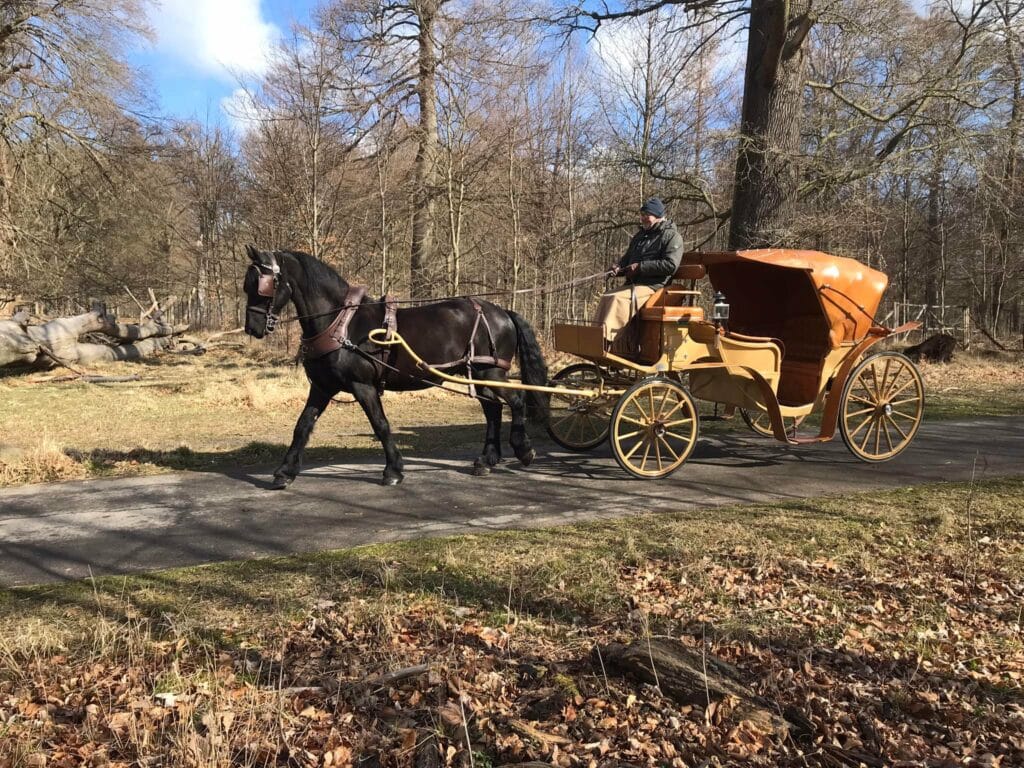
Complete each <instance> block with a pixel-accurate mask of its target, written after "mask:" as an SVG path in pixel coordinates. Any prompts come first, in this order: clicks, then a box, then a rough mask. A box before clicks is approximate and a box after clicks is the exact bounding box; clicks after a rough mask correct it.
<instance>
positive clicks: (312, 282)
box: [281, 251, 348, 297]
mask: <svg viewBox="0 0 1024 768" xmlns="http://www.w3.org/2000/svg"><path fill="white" fill-rule="evenodd" d="M281 253H285V254H288V255H289V256H292V257H293V258H294V259H295V260H296V261H298V262H299V265H300V266H301V267H302V272H303V274H304V276H305V280H306V284H305V285H304V286H303V293H304V294H305V295H306V296H315V295H316V294H317V293H321V294H322V293H323V292H324V291H325V290H330V289H331V288H334V289H336V290H337V291H338V293H339V294H340V295H341V296H342V297H344V296H345V293H346V292H347V291H348V283H347V282H346V281H345V279H344V278H342V276H341V275H339V274H338V273H337V272H335V271H334V269H333V268H332V267H331V266H330V265H328V264H326V263H325V262H323V261H321V260H320V259H318V258H316V257H315V256H310V255H309V254H308V253H305V252H303V251H282V252H281Z"/></svg>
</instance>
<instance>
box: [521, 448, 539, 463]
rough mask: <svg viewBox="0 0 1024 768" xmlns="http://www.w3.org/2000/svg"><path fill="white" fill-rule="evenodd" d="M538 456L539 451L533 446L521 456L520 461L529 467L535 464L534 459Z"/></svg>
mask: <svg viewBox="0 0 1024 768" xmlns="http://www.w3.org/2000/svg"><path fill="white" fill-rule="evenodd" d="M536 458H537V452H536V451H535V450H533V448H531V449H530V450H528V451H527V452H526V453H524V454H523V455H522V456H520V457H519V461H520V462H521V463H522V465H523V466H524V467H528V466H530V465H531V464H533V460H534V459H536Z"/></svg>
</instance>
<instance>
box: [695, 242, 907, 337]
mask: <svg viewBox="0 0 1024 768" xmlns="http://www.w3.org/2000/svg"><path fill="white" fill-rule="evenodd" d="M685 261H686V262H689V263H701V264H704V265H705V266H706V267H707V269H708V277H709V278H710V279H711V284H712V285H713V286H714V287H715V289H716V290H721V291H723V293H725V294H726V297H727V298H728V300H729V302H730V304H731V305H733V306H734V307H736V306H737V305H739V306H740V307H743V306H744V302H748V300H751V301H750V302H749V303H750V305H751V307H752V308H751V309H749V310H748V317H747V318H745V320H746V322H745V324H746V325H748V326H749V325H755V324H757V323H756V322H751V318H750V317H749V314H750V313H751V312H753V313H755V314H760V315H765V314H769V313H771V312H773V311H779V312H782V313H783V314H787V313H788V314H790V315H804V316H807V315H813V314H817V315H818V316H819V317H820V318H821V321H822V323H821V325H822V326H823V327H822V330H823V331H824V330H825V329H826V328H827V334H828V344H829V346H830V347H832V348H833V349H835V348H836V347H838V346H839V345H840V344H841V343H842V342H844V341H856V340H859V339H862V338H864V336H866V335H867V334H868V331H869V330H870V329H871V327H872V326H874V325H876V321H875V320H874V316H875V313H876V312H877V311H878V305H879V304H880V303H881V301H882V294H883V293H885V288H886V286H887V285H888V283H889V278H888V277H887V276H886V275H885V273H883V272H879V271H878V270H876V269H872V268H871V267H868V266H866V265H864V264H861V263H860V262H859V261H855V260H854V259H848V258H845V257H843V256H832V255H830V254H827V253H822V252H821V251H803V250H793V249H788V248H764V249H756V250H746V251H725V252H717V253H688V254H686V257H685ZM746 265H759V266H757V267H754V268H752V269H748V268H747V266H746ZM800 274H802V275H803V276H804V277H803V278H800V277H797V275H800ZM770 275H779V276H784V277H785V278H787V279H786V281H785V282H782V283H780V282H777V281H765V280H764V277H766V276H770ZM769 282H771V285H772V286H773V288H774V290H775V291H776V292H779V293H782V292H785V293H786V294H787V295H786V296H778V297H776V298H777V299H778V301H779V302H780V303H779V304H778V305H772V306H771V307H769V306H767V305H766V304H765V302H764V297H763V296H761V297H757V296H756V294H757V293H758V292H759V291H760V292H761V293H762V294H763V293H764V292H765V291H768V290H770V289H769V288H768V287H767V286H768V284H769ZM758 298H760V299H761V302H760V304H759V303H758V301H757V300H756V299H758ZM743 311H744V310H743V309H741V313H742V312H743ZM770 319H771V318H767V317H765V318H762V322H763V321H767V320H770Z"/></svg>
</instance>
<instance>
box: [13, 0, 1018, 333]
mask: <svg viewBox="0 0 1024 768" xmlns="http://www.w3.org/2000/svg"><path fill="white" fill-rule="evenodd" d="M1022 9H1024V4H1022V3H1021V2H1020V0H937V1H936V2H931V3H924V2H905V1H904V0H831V1H827V2H822V1H821V0H788V2H778V1H769V0H742V1H740V0H687V1H684V2H650V1H648V2H632V1H629V2H622V3H603V2H589V0H581V1H580V2H572V1H571V0H566V1H565V2H561V0H552V1H551V2H548V3H536V4H531V3H529V2H511V0H389V1H388V2H374V1H373V0H328V1H327V2H324V3H323V4H322V5H321V6H320V7H319V8H318V10H317V11H316V12H315V13H314V14H313V17H312V18H313V21H312V22H311V24H310V25H309V26H307V27H296V28H293V29H292V30H289V32H288V33H287V34H286V35H285V36H284V39H283V41H282V42H281V44H280V45H279V46H278V47H277V48H276V49H275V50H273V51H270V52H268V55H269V57H270V60H271V64H270V67H269V69H268V71H267V74H266V75H265V77H263V79H262V81H261V82H258V83H256V84H255V85H251V86H248V87H247V89H246V92H245V94H244V96H242V97H240V98H237V99H235V101H234V103H235V107H234V109H235V112H236V114H234V115H233V119H232V120H231V121H230V122H228V121H225V122H224V125H228V124H230V125H234V126H236V129H235V130H234V131H231V130H228V129H225V128H224V127H223V125H220V124H216V125H202V124H195V123H185V122H179V121H175V120H172V119H169V118H160V117H154V116H152V108H151V107H147V104H148V101H147V98H146V88H147V86H146V84H145V81H144V75H143V73H140V72H138V71H135V70H134V69H133V68H132V66H131V65H130V64H129V62H128V57H127V55H126V52H127V51H129V50H131V47H132V46H138V45H140V44H142V43H144V41H145V38H146V37H147V36H148V35H149V34H150V32H149V30H148V29H147V26H146V18H147V16H146V7H145V3H144V2H142V1H141V0H5V2H3V3H2V5H0V311H3V306H6V307H8V308H10V307H12V306H14V305H16V304H17V303H19V302H30V303H31V302H38V303H39V304H40V305H41V306H43V307H45V308H46V309H47V311H52V312H55V313H61V312H67V311H69V310H72V309H81V308H86V307H87V306H88V301H89V299H90V298H100V299H107V300H110V301H112V302H115V303H120V304H122V306H123V305H124V302H125V300H126V298H127V293H126V291H125V288H126V287H127V288H128V289H130V290H131V291H132V292H133V293H135V294H136V295H137V296H145V295H146V291H147V289H149V288H152V289H153V290H154V291H155V292H156V293H157V294H158V295H160V296H169V295H174V296H177V297H178V299H179V305H178V308H179V311H181V312H186V313H187V317H185V318H182V319H183V320H185V321H187V322H190V323H191V324H192V325H193V326H194V327H205V328H229V327H234V326H237V325H239V324H240V317H241V308H242V307H241V305H242V304H243V303H244V299H243V297H242V296H241V293H240V290H239V287H240V284H241V279H242V274H243V271H244V267H245V264H246V256H245V244H246V243H254V244H256V245H257V246H258V247H260V248H264V249H270V248H288V249H297V250H304V251H307V252H309V253H311V254H313V255H315V256H317V257H319V258H321V259H323V260H325V261H326V262H328V263H329V264H331V265H332V266H334V267H335V268H336V269H338V270H339V271H340V272H341V273H342V274H343V275H345V276H346V277H347V278H348V279H350V280H352V281H356V282H360V283H362V284H365V285H367V286H369V289H370V292H371V293H374V294H378V295H379V294H381V293H383V292H385V291H389V292H394V293H397V294H399V295H401V296H414V297H423V298H426V297H437V296H445V295H453V294H466V293H481V292H491V291H501V290H514V289H521V288H529V287H534V286H543V285H549V284H554V283H559V282H564V281H567V280H570V279H572V278H574V277H578V276H583V275H587V274H591V273H594V272H597V271H599V270H601V269H602V268H604V267H606V266H607V265H608V264H609V263H611V261H613V260H614V259H615V258H617V256H618V255H620V254H621V252H622V250H623V249H624V247H625V245H626V243H627V242H628V239H629V237H630V235H631V234H632V232H633V231H634V230H635V228H636V225H637V209H638V208H639V205H640V203H641V201H642V200H644V199H645V198H647V197H649V196H652V195H658V196H660V197H661V198H662V199H663V200H665V202H666V203H667V205H668V210H669V217H670V218H671V219H673V220H674V221H675V223H676V224H677V225H678V227H679V229H680V231H681V232H682V233H683V236H684V239H685V241H686V246H687V247H688V248H690V249H706V250H721V249H725V248H743V247H764V246H787V247H806V248H814V249H819V250H824V251H829V252H832V253H837V254H841V255H845V256H850V257H853V258H855V259H858V260H860V261H862V262H864V263H866V264H870V265H871V266H874V267H876V268H879V269H882V270H883V271H885V272H887V273H888V274H889V276H890V279H891V283H890V289H889V293H888V295H887V302H888V304H887V307H891V305H892V302H894V301H901V302H912V303H916V304H928V305H962V306H968V307H970V309H971V312H972V317H973V320H974V322H975V323H976V324H977V325H980V326H982V327H983V328H985V329H987V330H988V331H990V332H991V333H993V334H1004V335H1008V334H1012V335H1014V336H1019V334H1020V333H1021V329H1022V312H1021V310H1022V303H1024V183H1022V175H1024V171H1022V168H1021V164H1022V158H1021V147H1022V136H1021V134H1022V123H1024V85H1022V79H1024V78H1022V72H1024V10H1022ZM225 34H226V35H229V34H230V30H225ZM600 288H601V286H600V285H598V284H596V283H595V284H591V285H587V286H584V287H580V288H578V289H574V290H570V291H563V292H558V293H552V294H539V293H534V294H521V295H519V296H515V297H513V296H509V297H506V298H499V299H498V301H499V303H503V304H505V305H507V306H514V307H515V308H516V309H518V310H520V311H522V312H525V313H526V314H527V315H528V316H529V317H530V319H531V320H532V321H533V322H534V323H535V324H536V325H537V326H538V327H540V328H548V327H549V326H550V324H551V323H552V322H553V321H554V320H555V319H557V318H560V317H569V316H587V315H589V314H590V312H591V311H592V309H593V306H594V300H595V296H596V294H597V292H598V291H599V290H600Z"/></svg>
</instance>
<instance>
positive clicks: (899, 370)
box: [882, 361, 914, 397]
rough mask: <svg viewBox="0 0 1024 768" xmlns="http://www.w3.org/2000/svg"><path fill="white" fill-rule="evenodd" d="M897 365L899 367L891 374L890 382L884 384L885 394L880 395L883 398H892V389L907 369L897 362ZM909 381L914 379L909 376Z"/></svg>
mask: <svg viewBox="0 0 1024 768" xmlns="http://www.w3.org/2000/svg"><path fill="white" fill-rule="evenodd" d="M897 365H898V366H899V367H898V368H896V370H895V371H894V372H893V375H892V381H889V382H887V383H886V387H885V392H884V393H883V395H882V396H883V397H892V388H893V387H895V386H896V384H898V383H899V380H900V378H901V377H902V376H903V372H904V371H905V370H907V367H906V366H905V365H903V363H901V362H899V361H897ZM910 380H911V381H913V380H914V377H913V376H911V377H910Z"/></svg>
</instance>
